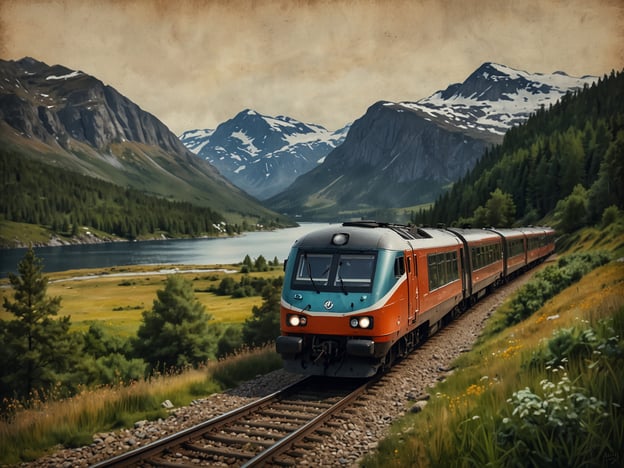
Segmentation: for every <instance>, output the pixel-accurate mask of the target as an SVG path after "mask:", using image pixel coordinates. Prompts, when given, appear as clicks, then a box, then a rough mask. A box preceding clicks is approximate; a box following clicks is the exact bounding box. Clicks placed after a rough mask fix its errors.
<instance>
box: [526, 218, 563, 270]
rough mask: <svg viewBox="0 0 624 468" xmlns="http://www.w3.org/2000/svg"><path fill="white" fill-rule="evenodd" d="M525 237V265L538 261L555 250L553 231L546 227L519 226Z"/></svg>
mask: <svg viewBox="0 0 624 468" xmlns="http://www.w3.org/2000/svg"><path fill="white" fill-rule="evenodd" d="M520 230H521V231H522V232H523V233H524V235H525V236H526V239H527V265H531V264H533V263H536V262H539V261H541V260H543V259H544V258H546V257H547V256H549V255H550V254H552V253H553V252H554V251H555V240H554V238H555V231H554V230H553V229H551V228H546V227H526V228H520Z"/></svg>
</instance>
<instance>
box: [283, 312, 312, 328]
mask: <svg viewBox="0 0 624 468" xmlns="http://www.w3.org/2000/svg"><path fill="white" fill-rule="evenodd" d="M286 322H287V323H288V325H290V326H291V327H305V326H306V324H307V323H308V319H307V318H306V317H305V316H303V315H289V316H287V317H286Z"/></svg>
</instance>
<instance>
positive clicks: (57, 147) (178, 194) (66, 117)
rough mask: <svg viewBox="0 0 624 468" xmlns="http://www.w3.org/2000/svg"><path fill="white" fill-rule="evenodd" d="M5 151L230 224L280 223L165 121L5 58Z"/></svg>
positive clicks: (75, 81) (82, 77) (0, 75)
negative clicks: (188, 206) (212, 213)
mask: <svg viewBox="0 0 624 468" xmlns="http://www.w3.org/2000/svg"><path fill="white" fill-rule="evenodd" d="M0 145H1V146H0V147H1V148H2V151H3V152H6V153H10V154H12V155H14V156H15V157H30V158H34V159H36V160H38V161H40V162H42V163H46V164H51V165H54V166H57V167H60V168H63V169H65V170H69V171H74V172H78V173H80V174H83V175H89V176H92V177H97V178H100V179H103V180H105V181H108V182H112V183H115V184H117V185H120V186H122V187H132V188H136V189H139V190H141V191H144V192H146V193H149V194H152V195H156V196H158V197H161V198H166V199H169V200H181V201H188V202H191V203H193V204H195V205H199V206H206V207H210V208H211V209H213V210H217V211H220V212H222V213H223V214H225V215H226V217H228V213H229V217H230V218H235V219H237V220H240V217H241V216H243V217H249V218H250V220H253V219H256V220H257V219H259V218H261V217H265V218H266V217H268V218H271V219H274V218H275V213H272V212H270V211H269V210H267V209H266V208H264V207H262V206H261V205H259V203H258V202H257V201H256V200H254V199H252V198H251V197H250V196H248V195H247V194H246V193H244V192H242V191H241V190H240V189H238V188H237V187H235V186H233V185H232V184H231V183H230V182H229V181H227V180H226V179H225V178H223V177H222V176H221V175H220V174H219V173H218V171H217V170H215V168H214V167H212V166H211V165H210V164H208V163H207V162H205V161H202V160H201V159H199V158H197V157H196V156H195V155H194V154H193V153H191V152H190V151H189V150H187V149H186V147H185V146H184V145H183V144H182V143H181V142H180V140H179V139H178V138H177V137H176V135H175V134H173V133H172V132H171V131H170V130H169V129H168V128H167V127H166V126H165V125H164V124H163V123H162V122H161V121H160V120H158V119H157V118H156V117H155V116H153V115H152V114H149V113H148V112H145V111H143V110H142V109H141V108H140V107H139V106H138V105H137V104H135V103H133V102H132V101H130V100H129V99H128V98H126V97H125V96H123V95H121V94H120V93H119V92H118V91H116V90H115V89H114V88H112V87H111V86H107V85H105V84H104V83H102V82H101V81H100V80H98V79H97V78H95V77H93V76H90V75H88V74H86V73H84V72H81V71H76V70H71V69H69V68H66V67H64V66H61V65H54V66H48V65H46V64H45V63H43V62H40V61H37V60H35V59H32V58H23V59H21V60H18V61H5V60H0Z"/></svg>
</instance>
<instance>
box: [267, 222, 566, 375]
mask: <svg viewBox="0 0 624 468" xmlns="http://www.w3.org/2000/svg"><path fill="white" fill-rule="evenodd" d="M554 250H555V232H554V230H553V229H551V228H549V227H523V228H505V229H496V228H488V229H465V228H450V227H449V228H447V227H439V228H425V227H416V226H408V225H401V224H393V223H384V222H377V221H353V222H344V223H341V224H334V225H329V226H328V227H326V228H322V229H319V230H317V231H314V232H311V233H309V234H306V235H305V236H303V237H301V238H300V239H298V240H297V241H295V243H294V244H293V246H292V248H291V250H290V253H289V255H288V258H287V259H286V261H285V262H284V272H285V273H284V283H283V288H282V294H281V301H280V336H278V337H277V338H276V341H275V347H276V351H277V352H278V353H279V354H280V355H281V358H282V360H283V363H284V369H286V370H287V371H290V372H293V373H298V374H305V375H321V376H331V377H345V378H366V377H371V376H373V375H375V374H377V373H378V372H380V371H381V372H383V371H384V370H387V369H388V368H389V367H390V366H391V365H392V363H393V362H394V361H395V360H396V359H397V358H399V357H403V356H405V355H407V354H409V353H411V352H412V351H413V350H414V349H415V348H416V346H417V345H418V344H419V343H420V342H422V341H424V340H425V339H426V338H427V337H429V336H430V335H432V334H433V333H435V332H436V331H437V330H438V329H439V328H440V327H442V326H443V325H445V324H446V323H448V322H449V321H451V320H453V319H454V318H455V317H457V316H458V315H459V314H461V313H463V312H465V311H466V310H467V309H468V308H470V307H471V306H472V305H473V304H475V303H476V302H477V301H478V300H479V299H480V298H481V297H483V296H484V295H485V294H487V293H488V292H490V291H491V290H492V289H493V288H496V287H497V286H499V285H501V284H503V283H505V282H506V281H508V280H509V279H510V278H513V277H514V276H517V275H519V274H521V273H522V272H524V271H526V270H527V269H529V268H531V267H533V266H535V265H537V264H538V263H540V262H542V261H544V260H545V259H546V258H547V257H548V256H549V255H551V254H552V253H553V252H554Z"/></svg>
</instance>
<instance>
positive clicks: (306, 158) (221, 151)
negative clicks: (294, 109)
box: [180, 109, 349, 200]
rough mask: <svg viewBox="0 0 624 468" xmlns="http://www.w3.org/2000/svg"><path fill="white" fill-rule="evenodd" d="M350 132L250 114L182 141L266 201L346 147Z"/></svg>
mask: <svg viewBox="0 0 624 468" xmlns="http://www.w3.org/2000/svg"><path fill="white" fill-rule="evenodd" d="M348 128H349V127H348V126H346V127H344V128H342V129H340V130H337V131H335V132H330V131H329V130H327V129H325V128H323V127H321V126H320V125H314V124H306V123H302V122H299V121H298V120H295V119H293V118H290V117H285V116H277V117H271V116H267V115H262V114H259V113H258V112H255V111H253V110H250V109H246V110H244V111H242V112H240V113H239V114H238V115H236V116H235V117H234V118H232V119H230V120H228V121H226V122H223V123H222V124H220V125H219V126H218V127H217V128H216V129H215V130H190V131H187V132H184V133H183V134H182V135H181V136H180V140H181V141H182V143H184V145H185V146H186V147H187V148H188V149H190V150H191V151H193V152H194V153H195V154H197V155H198V156H200V157H201V158H204V159H205V160H207V161H208V162H210V163H211V164H212V165H214V166H215V167H216V168H217V169H218V170H219V172H221V174H223V175H224V176H225V177H226V178H227V179H228V180H230V181H231V182H232V183H233V184H234V185H236V186H238V187H240V188H241V189H243V190H244V191H245V192H247V193H249V194H251V195H253V196H255V197H257V198H259V199H261V200H262V199H266V198H268V197H270V196H273V195H275V194H277V193H279V192H281V191H282V190H284V189H285V188H286V187H287V186H288V185H290V184H291V183H292V182H293V180H294V179H295V178H296V177H297V176H298V175H301V174H304V173H306V172H308V171H309V170H311V169H313V168H314V167H316V166H317V165H319V164H320V163H322V162H323V160H324V158H325V156H327V154H328V153H329V152H330V151H331V150H332V149H334V148H335V147H336V146H338V145H340V144H341V143H342V141H343V140H344V138H345V136H346V134H347V131H348Z"/></svg>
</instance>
